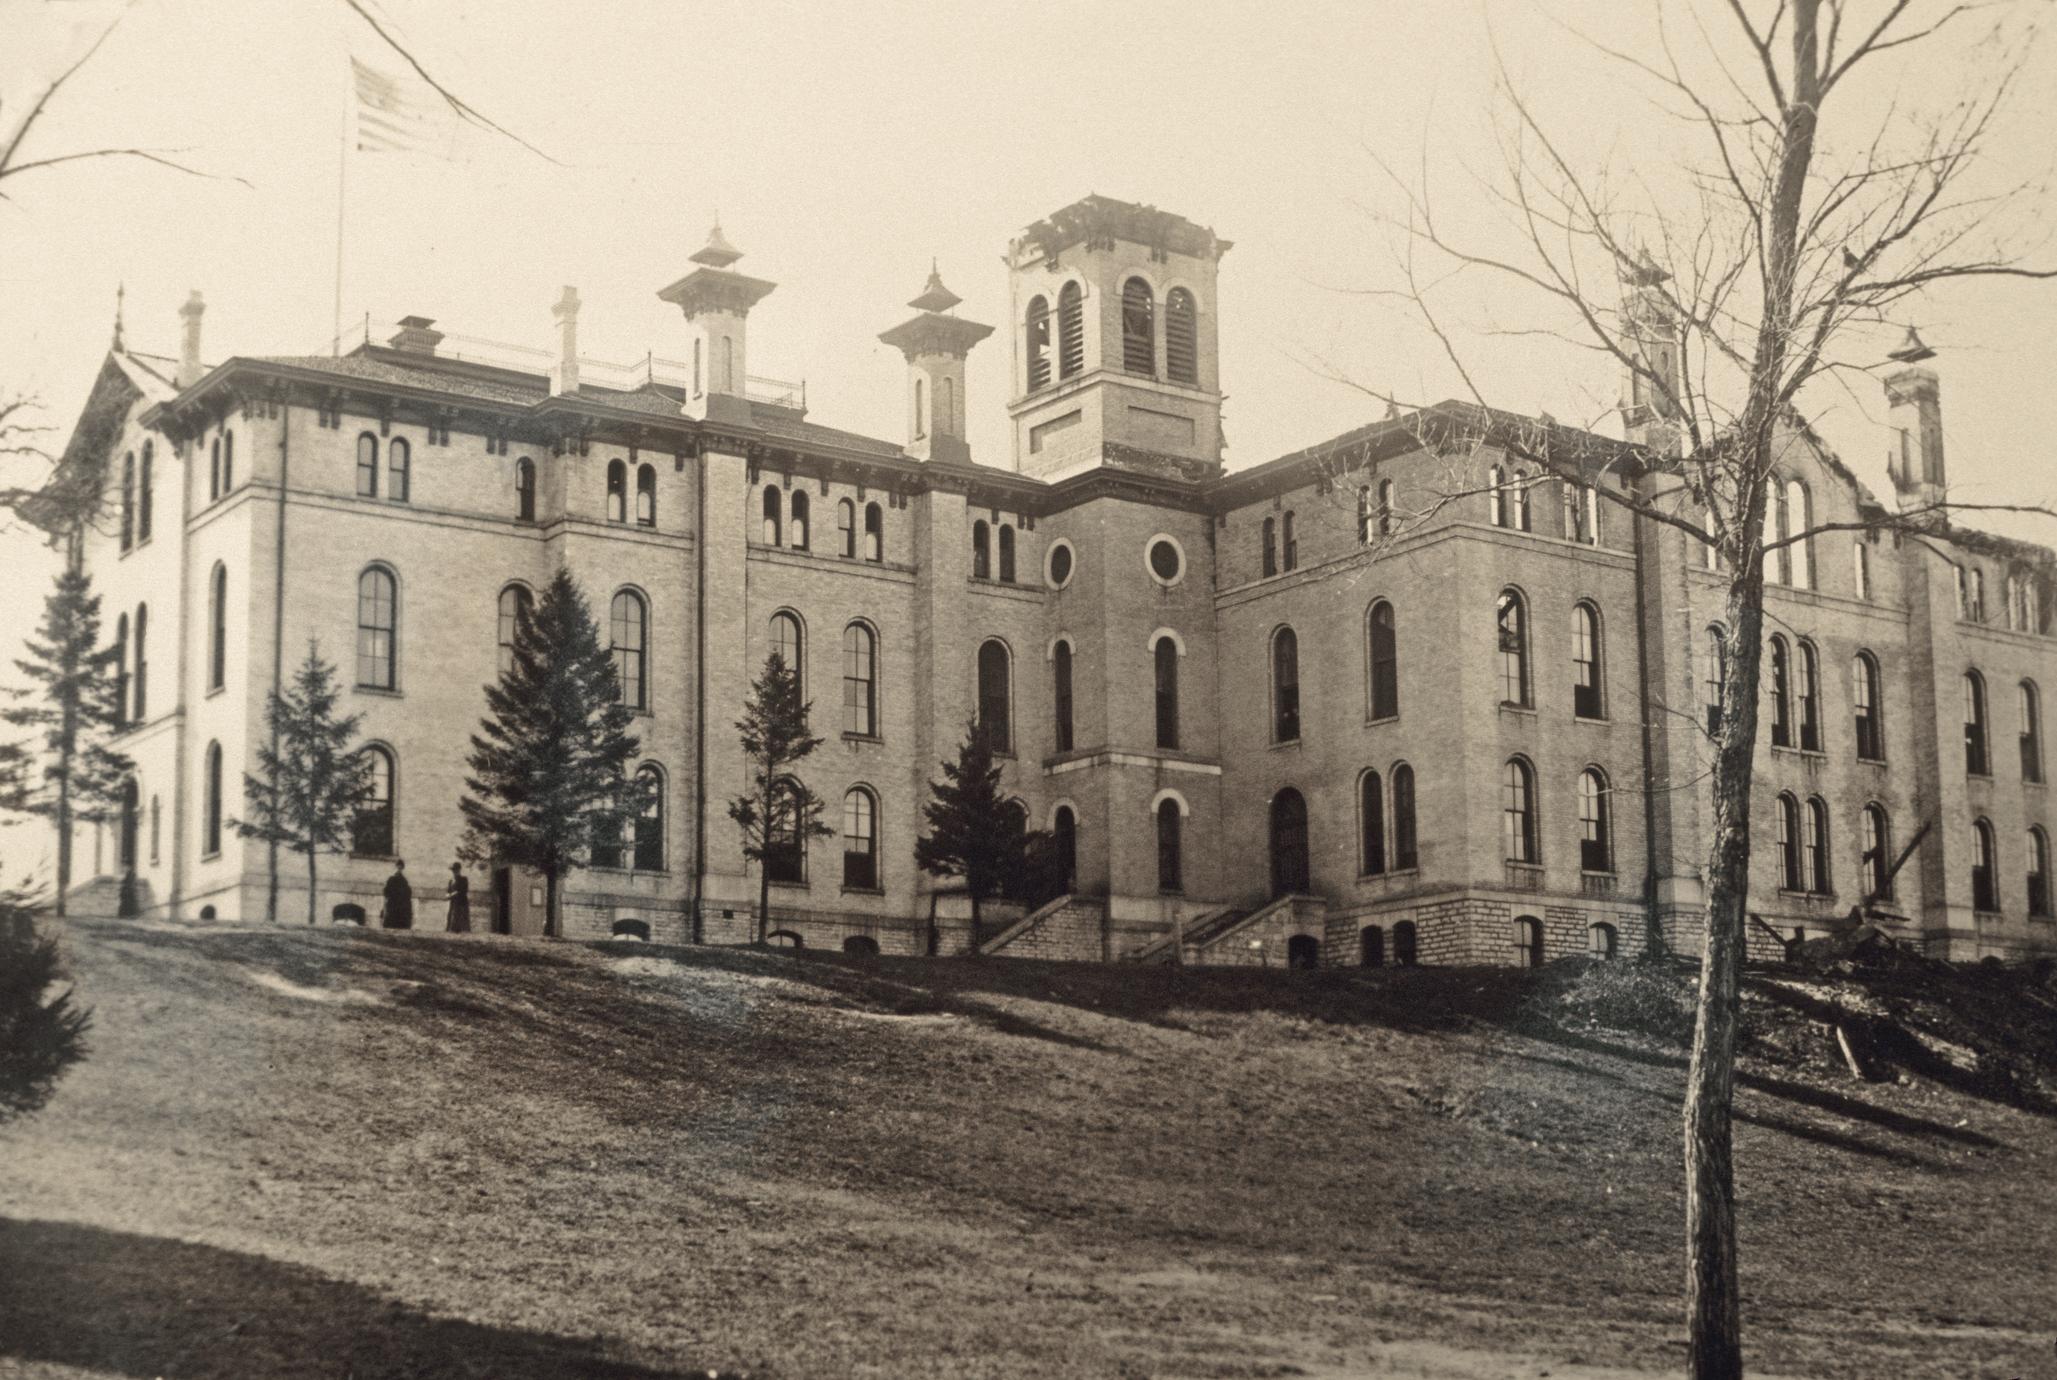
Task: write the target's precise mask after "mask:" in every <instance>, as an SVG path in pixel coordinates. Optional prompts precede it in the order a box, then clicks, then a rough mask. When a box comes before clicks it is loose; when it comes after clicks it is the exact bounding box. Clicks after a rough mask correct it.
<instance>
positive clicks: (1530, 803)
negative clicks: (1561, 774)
mask: <svg viewBox="0 0 2057 1380" xmlns="http://www.w3.org/2000/svg"><path fill="white" fill-rule="evenodd" d="M1500 843H1501V852H1502V854H1503V855H1504V856H1505V857H1506V859H1507V861H1509V862H1513V863H1531V864H1533V863H1536V862H1539V861H1541V853H1540V850H1539V848H1538V847H1537V834H1536V770H1535V768H1534V767H1531V766H1530V765H1529V764H1528V759H1527V758H1525V757H1510V758H1508V759H1507V765H1506V766H1505V767H1503V768H1501V771H1500Z"/></svg>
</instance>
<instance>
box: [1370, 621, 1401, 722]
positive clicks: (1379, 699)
mask: <svg viewBox="0 0 2057 1380" xmlns="http://www.w3.org/2000/svg"><path fill="white" fill-rule="evenodd" d="M1364 621H1365V630H1366V631H1365V641H1366V644H1367V649H1368V652H1369V655H1370V658H1371V671H1370V674H1369V676H1368V677H1367V678H1366V685H1367V689H1368V691H1369V693H1370V698H1371V717H1372V718H1374V719H1390V718H1392V717H1393V716H1394V715H1396V714H1398V713H1399V712H1400V648H1399V642H1398V640H1397V637H1396V635H1395V633H1394V630H1393V606H1392V605H1391V604H1390V603H1388V602H1387V601H1386V600H1384V599H1375V600H1373V601H1372V605H1371V611H1370V613H1369V614H1368V615H1366V617H1365V620H1364Z"/></svg>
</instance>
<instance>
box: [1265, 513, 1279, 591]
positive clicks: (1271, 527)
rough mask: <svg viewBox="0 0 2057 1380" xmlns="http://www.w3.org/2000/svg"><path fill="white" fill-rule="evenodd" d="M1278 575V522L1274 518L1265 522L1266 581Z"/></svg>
mask: <svg viewBox="0 0 2057 1380" xmlns="http://www.w3.org/2000/svg"><path fill="white" fill-rule="evenodd" d="M1276 574H1278V522H1277V520H1276V519H1274V518H1266V519H1265V520H1264V575H1265V578H1266V579H1269V578H1270V577H1271V576H1273V575H1276Z"/></svg>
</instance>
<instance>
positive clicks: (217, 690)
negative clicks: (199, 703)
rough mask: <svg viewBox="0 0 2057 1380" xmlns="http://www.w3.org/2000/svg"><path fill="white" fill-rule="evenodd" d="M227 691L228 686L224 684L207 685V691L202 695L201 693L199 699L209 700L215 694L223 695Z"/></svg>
mask: <svg viewBox="0 0 2057 1380" xmlns="http://www.w3.org/2000/svg"><path fill="white" fill-rule="evenodd" d="M227 693H228V686H226V685H210V686H209V687H208V688H207V693H206V694H204V695H202V696H201V697H200V698H201V699H203V700H211V699H213V698H214V697H215V696H216V695H225V694H227Z"/></svg>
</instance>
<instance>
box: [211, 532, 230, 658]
mask: <svg viewBox="0 0 2057 1380" xmlns="http://www.w3.org/2000/svg"><path fill="white" fill-rule="evenodd" d="M228 665H229V572H228V567H227V566H225V565H222V564H221V563H220V562H219V561H217V562H215V566H214V571H213V573H212V575H210V576H209V578H208V581H207V688H208V689H209V690H219V689H221V688H222V686H223V685H225V684H227V683H228Z"/></svg>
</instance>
